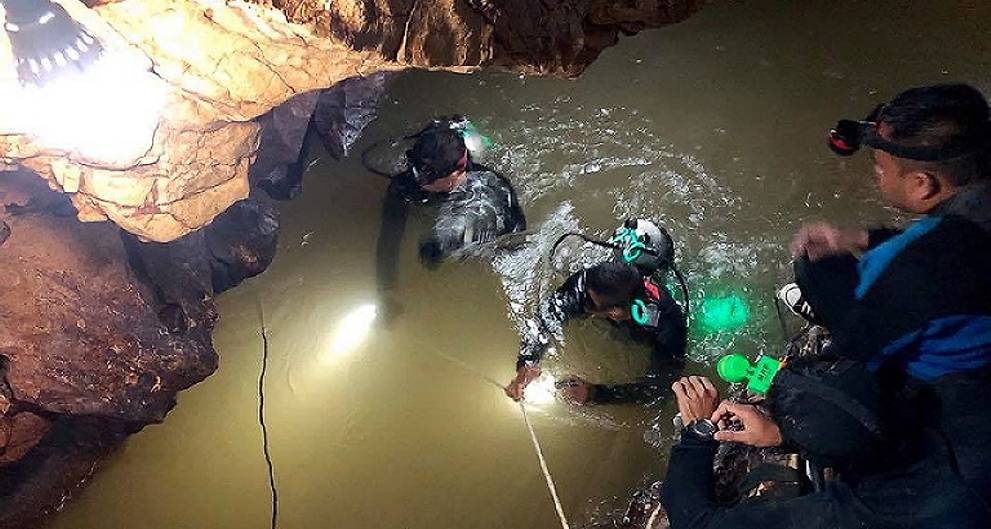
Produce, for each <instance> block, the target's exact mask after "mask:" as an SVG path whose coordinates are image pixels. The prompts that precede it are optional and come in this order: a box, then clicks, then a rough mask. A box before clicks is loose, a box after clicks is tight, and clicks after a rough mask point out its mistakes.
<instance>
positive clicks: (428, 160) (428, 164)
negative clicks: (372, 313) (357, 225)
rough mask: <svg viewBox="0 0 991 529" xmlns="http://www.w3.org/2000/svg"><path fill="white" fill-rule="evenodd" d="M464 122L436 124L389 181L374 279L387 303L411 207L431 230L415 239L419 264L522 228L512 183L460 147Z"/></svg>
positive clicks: (424, 133) (420, 135) (418, 140)
mask: <svg viewBox="0 0 991 529" xmlns="http://www.w3.org/2000/svg"><path fill="white" fill-rule="evenodd" d="M466 124H467V121H466V120H464V119H463V118H458V117H456V118H453V119H451V120H437V121H434V122H432V123H431V124H429V125H428V126H427V127H426V128H425V129H424V130H422V131H421V132H420V133H418V134H417V135H416V136H415V137H416V140H415V143H414V144H413V146H412V148H411V149H410V150H409V151H407V153H406V158H407V161H408V169H407V170H406V171H405V172H403V173H401V174H399V175H397V176H394V177H392V182H391V183H390V184H389V188H388V190H387V192H386V197H385V203H384V205H383V208H382V229H381V231H380V234H379V240H378V257H377V276H378V284H379V289H380V291H381V292H382V293H383V294H384V296H383V297H384V298H385V299H386V300H391V299H392V297H393V295H392V294H393V292H392V291H393V290H394V289H395V286H396V283H397V266H396V265H397V259H398V254H399V247H400V244H401V242H402V238H403V234H404V232H405V228H406V219H407V216H408V213H409V209H410V208H409V206H410V205H411V204H418V205H421V206H423V207H424V208H425V209H426V210H427V211H428V212H429V213H430V215H431V216H432V218H433V225H432V226H431V228H430V230H429V231H428V232H427V233H426V234H425V235H424V236H423V237H422V238H421V239H420V247H419V254H420V258H421V260H422V261H423V262H424V263H426V264H429V265H433V264H436V263H438V262H439V261H440V260H442V259H443V258H445V257H447V256H449V255H451V254H452V253H454V252H455V251H457V250H460V249H463V248H467V247H470V246H472V245H480V244H485V243H488V242H491V241H494V240H495V239H496V238H497V237H499V236H501V235H505V234H507V233H512V232H518V231H523V230H525V229H526V217H525V216H524V214H523V209H522V208H521V207H520V203H519V200H518V199H517V196H516V190H515V189H514V188H513V185H512V183H510V181H509V180H508V179H507V178H506V177H505V176H503V175H501V174H499V173H498V172H496V171H495V170H493V169H491V168H489V167H486V166H484V165H482V164H479V163H476V162H474V161H473V160H472V158H471V153H470V152H469V150H468V148H467V147H466V145H465V135H466V134H467V130H468V129H466V126H467V125H466Z"/></svg>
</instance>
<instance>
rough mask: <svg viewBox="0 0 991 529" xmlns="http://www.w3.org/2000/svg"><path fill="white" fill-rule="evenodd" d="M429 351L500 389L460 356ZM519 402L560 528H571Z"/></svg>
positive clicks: (497, 383) (500, 387)
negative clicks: (559, 520) (559, 521)
mask: <svg viewBox="0 0 991 529" xmlns="http://www.w3.org/2000/svg"><path fill="white" fill-rule="evenodd" d="M430 351H431V352H432V353H434V354H435V355H437V356H439V357H441V358H443V359H445V360H447V361H448V362H451V363H453V364H457V365H458V366H461V368H462V369H464V370H465V371H468V372H469V373H471V374H473V375H475V376H477V377H479V378H481V379H482V380H484V381H486V382H488V383H489V384H492V385H493V386H495V387H497V388H499V389H500V390H502V384H500V383H499V382H497V381H496V380H495V379H493V378H492V377H490V376H488V375H486V374H485V373H482V372H481V371H479V370H477V369H475V368H474V367H472V366H471V365H469V364H468V363H467V362H465V361H464V360H461V359H460V358H455V357H453V356H450V355H446V354H444V353H441V352H440V351H435V350H432V349H431V350H430ZM519 404H520V412H522V413H523V422H524V423H525V424H526V429H527V430H528V431H529V432H530V440H531V441H533V448H534V450H536V452H537V459H538V460H539V461H540V470H541V471H543V473H544V481H546V482H547V488H548V489H549V490H550V491H551V499H552V500H554V508H555V509H556V510H557V516H558V518H560V519H561V527H562V529H571V527H570V526H569V525H568V519H567V518H566V517H565V516H564V508H563V507H561V500H560V498H558V497H557V488H556V487H555V486H554V479H553V478H552V477H551V471H550V469H549V468H548V467H547V460H545V459H544V451H543V450H541V448H540V441H538V440H537V432H536V431H535V430H534V429H533V425H532V424H530V416H529V415H527V413H526V406H524V405H523V401H520V403H519Z"/></svg>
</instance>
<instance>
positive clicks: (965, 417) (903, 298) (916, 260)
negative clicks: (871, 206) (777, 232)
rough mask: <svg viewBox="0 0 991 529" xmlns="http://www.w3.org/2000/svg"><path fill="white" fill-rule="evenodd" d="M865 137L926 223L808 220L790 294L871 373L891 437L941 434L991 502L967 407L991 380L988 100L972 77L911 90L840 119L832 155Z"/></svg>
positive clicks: (990, 434)
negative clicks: (855, 224)
mask: <svg viewBox="0 0 991 529" xmlns="http://www.w3.org/2000/svg"><path fill="white" fill-rule="evenodd" d="M858 144H865V145H868V146H870V147H871V148H872V154H873V157H874V173H875V179H876V181H877V184H878V187H879V190H880V194H881V197H882V199H883V200H884V201H885V202H887V203H888V204H890V205H892V206H894V207H896V208H898V209H900V210H902V211H905V212H907V213H911V214H915V215H921V217H919V218H917V219H916V220H914V221H913V222H911V223H910V224H909V225H908V226H907V227H906V228H905V229H902V230H892V229H876V230H869V231H868V230H843V229H839V228H836V227H835V226H832V225H829V224H813V225H807V226H804V227H803V228H802V229H801V230H800V231H799V233H798V235H797V236H796V238H795V241H794V242H793V245H792V249H793V252H794V254H795V255H796V257H797V258H798V260H797V261H796V265H795V270H796V278H797V287H795V286H793V287H790V288H789V287H786V289H783V292H782V294H784V295H783V296H782V297H784V298H787V299H786V301H788V302H789V304H790V305H791V306H792V307H794V308H796V309H797V312H799V313H802V314H803V315H805V316H806V317H808V318H809V319H811V320H812V321H814V322H815V323H820V324H823V325H825V326H826V327H827V328H828V329H829V331H830V333H831V334H832V344H831V351H833V352H834V353H835V354H838V355H842V356H844V357H846V358H850V359H854V360H858V361H862V362H864V363H865V364H866V366H867V367H868V368H869V369H870V370H871V371H872V372H873V373H875V374H876V376H877V377H878V379H879V381H880V382H881V384H882V389H883V391H882V399H883V400H884V401H885V403H886V411H885V416H886V417H887V421H888V422H890V423H891V424H892V425H894V427H895V431H893V432H892V434H893V435H895V436H898V437H903V438H909V437H912V436H913V435H914V433H915V429H916V428H917V426H918V425H919V424H926V425H931V426H932V427H934V428H936V429H937V431H938V432H939V435H941V436H942V437H943V438H944V439H946V440H948V442H949V443H950V447H951V453H952V454H953V458H954V465H955V466H957V467H958V468H960V471H961V473H962V475H963V476H964V478H965V479H966V481H967V483H968V485H969V487H970V488H971V490H974V491H976V492H977V493H979V494H981V495H982V496H983V498H984V501H986V502H991V458H987V457H985V456H984V449H983V448H982V447H983V446H987V444H988V443H991V423H989V421H987V420H986V411H985V408H984V407H983V406H978V405H975V404H974V402H973V401H972V399H975V398H978V397H980V398H983V397H984V396H986V394H987V393H988V389H986V388H987V384H988V383H989V381H991V377H989V373H991V273H989V270H991V231H989V219H991V213H989V210H988V204H989V199H988V197H989V194H988V185H989V184H988V181H989V176H991V165H989V158H991V122H989V111H988V105H987V102H986V100H985V99H984V97H983V95H982V94H981V93H980V92H978V91H977V90H976V89H974V88H972V87H970V86H966V85H937V86H930V87H922V88H914V89H910V90H907V91H905V92H903V93H901V94H899V95H898V96H897V97H896V98H895V99H894V100H892V101H891V102H890V103H887V104H885V105H883V106H881V107H879V108H878V109H877V110H876V111H875V112H874V113H872V115H871V116H868V119H866V120H864V121H861V122H852V121H841V122H840V123H838V124H837V127H836V129H834V131H833V133H832V137H831V145H832V146H833V148H834V150H838V151H840V152H849V153H852V151H853V150H855V149H853V148H854V147H856V146H857V145H858ZM857 255H860V256H861V257H860V258H859V259H858V258H857V257H856V256H857Z"/></svg>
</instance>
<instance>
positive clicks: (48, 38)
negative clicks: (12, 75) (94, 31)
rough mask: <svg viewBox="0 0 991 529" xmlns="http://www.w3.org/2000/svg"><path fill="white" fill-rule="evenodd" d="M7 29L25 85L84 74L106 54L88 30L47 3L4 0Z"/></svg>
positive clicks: (60, 7) (56, 7)
mask: <svg viewBox="0 0 991 529" xmlns="http://www.w3.org/2000/svg"><path fill="white" fill-rule="evenodd" d="M0 3H2V4H3V7H4V10H5V11H6V14H7V18H6V21H5V23H4V26H3V27H4V29H5V30H6V31H7V36H8V37H10V47H11V49H12V50H13V52H14V61H15V62H16V64H17V76H18V78H19V79H20V81H21V83H22V84H25V85H35V86H44V85H45V84H48V83H49V82H53V81H55V80H57V79H58V78H59V77H62V76H65V75H72V74H78V73H83V72H85V71H86V69H87V68H89V67H91V66H92V65H93V64H94V63H95V62H96V61H97V60H98V59H99V58H100V55H102V54H103V45H102V44H101V43H100V42H99V41H98V40H96V38H94V37H93V35H91V34H90V33H89V32H88V31H86V28H84V27H82V26H81V25H80V24H79V23H78V22H76V21H75V20H73V19H72V17H70V16H69V13H66V11H65V8H64V7H62V6H60V5H58V4H54V3H52V2H49V1H47V0H3V1H2V2H0Z"/></svg>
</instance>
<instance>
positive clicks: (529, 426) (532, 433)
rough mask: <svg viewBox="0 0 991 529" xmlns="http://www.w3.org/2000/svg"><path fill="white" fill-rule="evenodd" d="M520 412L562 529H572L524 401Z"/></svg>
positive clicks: (521, 403) (521, 402)
mask: <svg viewBox="0 0 991 529" xmlns="http://www.w3.org/2000/svg"><path fill="white" fill-rule="evenodd" d="M520 412H522V413H523V422H525V423H526V429H527V430H529V431H530V440H531V441H533V448H534V450H536V451H537V459H538V460H540V470H542V471H543V472H544V480H545V481H547V488H548V489H549V490H550V491H551V499H553V500H554V508H555V509H557V516H558V518H560V519H561V528H562V529H571V527H570V526H569V525H568V519H567V518H565V516H564V508H563V507H561V499H560V498H558V497H557V488H556V487H554V479H553V478H551V471H550V470H549V469H548V468H547V461H546V460H545V459H544V452H543V450H541V449H540V441H538V440H537V432H535V431H533V425H532V424H530V416H529V415H527V413H526V406H525V405H524V404H523V401H522V400H521V401H520Z"/></svg>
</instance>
